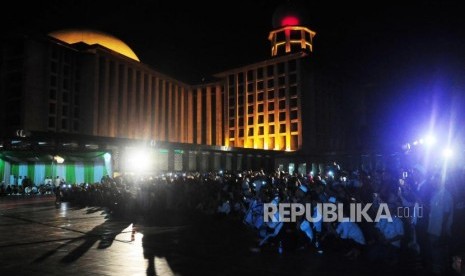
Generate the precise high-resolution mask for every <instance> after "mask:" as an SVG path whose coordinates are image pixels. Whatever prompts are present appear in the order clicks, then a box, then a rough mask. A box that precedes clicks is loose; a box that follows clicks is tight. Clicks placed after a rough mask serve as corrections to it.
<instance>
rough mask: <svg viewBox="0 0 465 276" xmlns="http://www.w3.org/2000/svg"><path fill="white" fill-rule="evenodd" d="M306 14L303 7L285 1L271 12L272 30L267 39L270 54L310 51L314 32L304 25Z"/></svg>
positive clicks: (278, 54)
mask: <svg viewBox="0 0 465 276" xmlns="http://www.w3.org/2000/svg"><path fill="white" fill-rule="evenodd" d="M306 23H307V16H306V15H305V13H304V9H302V8H299V7H298V6H297V5H295V4H293V3H291V2H287V3H285V4H283V5H281V6H279V7H278V8H277V9H276V11H275V12H274V14H273V30H272V31H271V32H270V34H269V36H268V39H269V40H270V42H271V56H273V57H275V56H280V55H286V54H290V53H296V52H305V53H311V52H312V51H313V37H314V36H315V34H316V33H315V32H314V31H312V30H310V29H309V28H307V27H305V25H306Z"/></svg>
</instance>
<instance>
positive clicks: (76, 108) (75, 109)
mask: <svg viewBox="0 0 465 276" xmlns="http://www.w3.org/2000/svg"><path fill="white" fill-rule="evenodd" d="M74 118H79V108H78V107H75V108H74Z"/></svg>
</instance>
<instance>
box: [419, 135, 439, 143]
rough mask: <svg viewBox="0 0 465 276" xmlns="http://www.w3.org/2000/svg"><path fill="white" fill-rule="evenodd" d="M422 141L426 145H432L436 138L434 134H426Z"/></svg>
mask: <svg viewBox="0 0 465 276" xmlns="http://www.w3.org/2000/svg"><path fill="white" fill-rule="evenodd" d="M422 140H424V143H425V144H426V145H428V146H432V145H434V144H435V143H436V138H435V137H434V136H431V135H428V136H426V137H425V138H424V139H422Z"/></svg>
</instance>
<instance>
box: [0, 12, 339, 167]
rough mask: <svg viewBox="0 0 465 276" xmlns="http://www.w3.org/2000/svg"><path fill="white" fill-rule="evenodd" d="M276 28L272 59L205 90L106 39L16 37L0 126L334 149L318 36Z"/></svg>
mask: <svg viewBox="0 0 465 276" xmlns="http://www.w3.org/2000/svg"><path fill="white" fill-rule="evenodd" d="M273 27H274V29H273V30H271V32H270V33H269V37H268V39H269V40H270V44H271V58H270V59H267V60H264V61H261V62H257V63H253V64H250V65H246V66H243V67H240V68H235V69H231V70H228V71H225V72H221V73H218V74H216V75H214V77H216V81H214V82H211V83H206V84H200V85H192V84H187V83H184V82H182V81H179V80H177V79H176V78H173V77H170V76H167V75H165V74H163V73H160V72H158V71H157V70H154V69H153V68H151V67H150V66H149V65H147V64H144V63H142V62H140V61H139V58H138V57H137V55H136V54H135V53H134V52H133V51H132V50H131V49H130V47H129V46H128V45H127V44H126V43H124V42H123V41H121V40H119V39H117V38H115V37H113V36H111V35H108V34H105V33H101V32H97V31H91V30H62V31H56V32H52V33H50V34H49V36H47V37H39V38H37V37H27V36H15V37H13V38H11V39H8V40H6V41H4V43H2V52H1V60H2V63H1V64H2V66H1V68H0V74H1V75H0V77H1V82H0V94H1V96H2V98H3V99H4V100H3V101H2V103H1V106H0V110H1V111H2V112H0V128H1V129H3V130H4V133H8V134H13V135H14V133H15V131H17V130H20V129H21V130H25V131H26V132H28V131H39V132H51V133H71V134H72V133H75V134H83V135H92V136H103V137H114V138H129V139H140V140H146V141H153V142H170V143H186V144H196V145H206V146H218V147H222V148H231V147H232V148H250V149H259V150H267V151H299V152H300V153H303V154H307V155H309V154H310V155H311V154H319V153H322V152H326V151H328V150H334V149H337V148H338V147H339V146H337V145H336V146H334V145H330V142H328V141H331V137H330V136H331V135H332V134H333V133H332V131H331V126H330V125H331V123H328V122H334V121H335V120H334V118H332V117H331V116H333V115H332V114H333V113H334V111H335V110H334V107H333V106H332V105H331V97H332V96H331V95H332V94H331V93H332V92H331V91H332V90H331V89H329V90H328V89H327V87H328V86H327V85H326V84H324V85H319V84H321V83H326V82H327V81H326V80H325V81H321V80H322V78H316V77H315V69H314V61H313V54H312V52H313V39H314V36H315V32H313V31H312V30H310V29H309V28H308V27H306V26H304V25H302V22H301V19H300V18H299V17H296V16H294V15H289V14H281V15H278V16H276V18H274V23H273ZM334 89H337V87H336V88H334V87H333V90H334ZM328 125H329V126H328ZM333 136H334V135H333ZM336 144H337V143H336ZM186 152H187V151H186ZM183 158H184V159H189V158H191V157H189V156H188V155H186V156H185V157H183ZM228 160H229V159H228ZM194 161H195V158H194ZM228 162H229V163H231V161H222V163H228ZM240 162H242V161H240ZM240 162H239V163H240ZM244 162H245V161H244ZM233 163H234V162H233ZM236 163H237V162H236ZM186 166H189V168H190V167H191V166H190V165H186ZM186 166H184V169H185V168H186ZM208 167H209V166H207V167H206V168H208ZM213 167H219V166H213ZM233 167H234V166H233Z"/></svg>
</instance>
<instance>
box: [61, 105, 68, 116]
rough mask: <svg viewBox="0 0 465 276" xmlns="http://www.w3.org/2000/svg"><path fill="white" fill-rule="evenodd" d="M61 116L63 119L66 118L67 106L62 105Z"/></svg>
mask: <svg viewBox="0 0 465 276" xmlns="http://www.w3.org/2000/svg"><path fill="white" fill-rule="evenodd" d="M61 115H63V116H64V117H67V116H68V106H66V105H64V106H62V107H61Z"/></svg>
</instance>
